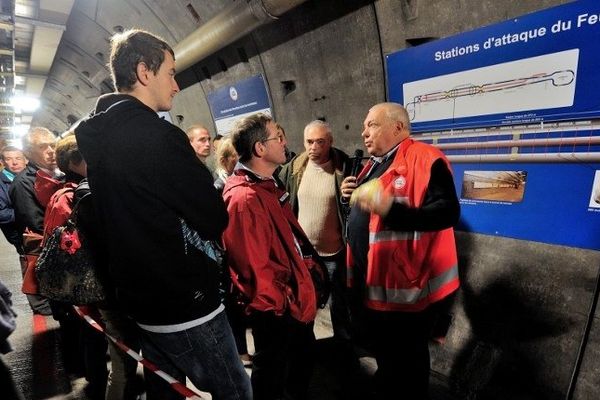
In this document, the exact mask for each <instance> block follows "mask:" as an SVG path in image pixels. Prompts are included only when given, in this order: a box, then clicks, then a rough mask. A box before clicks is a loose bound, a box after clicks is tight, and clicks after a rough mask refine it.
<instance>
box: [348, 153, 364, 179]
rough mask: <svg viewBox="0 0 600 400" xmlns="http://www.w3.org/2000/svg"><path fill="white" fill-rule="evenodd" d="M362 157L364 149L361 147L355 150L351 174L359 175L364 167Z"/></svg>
mask: <svg viewBox="0 0 600 400" xmlns="http://www.w3.org/2000/svg"><path fill="white" fill-rule="evenodd" d="M362 157H363V151H362V150H361V149H356V150H354V157H353V158H352V171H351V173H350V176H357V175H358V173H359V172H360V170H361V168H362Z"/></svg>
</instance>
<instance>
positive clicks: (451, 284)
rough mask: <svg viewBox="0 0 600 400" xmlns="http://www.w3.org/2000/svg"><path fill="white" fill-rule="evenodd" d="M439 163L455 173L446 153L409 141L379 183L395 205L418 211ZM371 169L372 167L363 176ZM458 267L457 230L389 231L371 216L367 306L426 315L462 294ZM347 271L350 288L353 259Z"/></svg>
mask: <svg viewBox="0 0 600 400" xmlns="http://www.w3.org/2000/svg"><path fill="white" fill-rule="evenodd" d="M440 158H441V159H442V160H444V162H445V163H446V165H447V166H448V169H450V165H449V163H448V160H447V159H446V157H445V156H444V154H443V153H442V152H441V151H439V150H438V149H436V148H435V147H433V146H430V145H428V144H425V143H420V142H415V141H413V140H412V139H410V138H407V139H405V140H404V141H402V143H401V144H400V146H399V148H398V150H397V152H396V156H395V157H394V161H393V162H392V164H391V165H390V167H389V168H388V169H387V170H386V171H385V172H384V173H383V175H382V176H381V177H380V178H379V180H380V181H381V183H382V184H383V187H384V188H385V190H386V191H388V193H391V194H392V195H393V196H394V199H395V201H396V202H401V203H403V204H406V205H407V206H409V207H413V208H418V207H420V206H421V205H422V203H423V201H424V199H425V195H426V192H427V186H428V184H429V179H430V175H431V167H432V165H433V163H434V162H435V161H436V160H438V159H440ZM369 168H370V163H369V164H367V165H366V166H365V168H364V169H363V171H362V172H361V175H363V174H365V173H366V171H368V170H369ZM359 177H360V175H359ZM348 250H349V251H348V254H350V248H349V247H348ZM457 264H458V259H457V255H456V243H455V241H454V229H453V228H447V229H443V230H441V231H435V232H406V231H392V230H386V227H385V226H384V221H383V218H382V217H380V216H379V215H377V214H374V213H371V217H370V221H369V252H368V256H367V278H366V299H365V303H366V306H367V307H368V308H370V309H373V310H379V311H409V312H410V311H412V312H416V311H421V310H424V309H425V308H426V307H427V306H428V305H430V304H431V303H434V302H436V301H439V300H441V299H443V298H444V297H446V296H448V295H449V294H451V293H452V292H454V291H455V290H456V289H458V287H459V279H458V265H457ZM348 268H349V271H348V277H349V283H351V281H352V261H351V256H350V257H349V262H348Z"/></svg>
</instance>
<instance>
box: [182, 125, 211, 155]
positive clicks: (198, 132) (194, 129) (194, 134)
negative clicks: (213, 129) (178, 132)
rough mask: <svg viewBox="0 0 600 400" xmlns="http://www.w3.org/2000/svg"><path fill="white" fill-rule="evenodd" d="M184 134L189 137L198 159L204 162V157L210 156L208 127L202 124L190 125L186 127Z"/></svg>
mask: <svg viewBox="0 0 600 400" xmlns="http://www.w3.org/2000/svg"><path fill="white" fill-rule="evenodd" d="M186 134H187V136H188V139H190V144H191V145H192V147H193V148H194V151H195V152H196V156H197V157H198V158H199V159H200V161H202V162H203V163H206V159H207V158H208V157H209V156H210V148H211V143H210V133H208V129H206V128H205V127H204V126H202V125H192V126H190V127H189V128H188V129H187V131H186Z"/></svg>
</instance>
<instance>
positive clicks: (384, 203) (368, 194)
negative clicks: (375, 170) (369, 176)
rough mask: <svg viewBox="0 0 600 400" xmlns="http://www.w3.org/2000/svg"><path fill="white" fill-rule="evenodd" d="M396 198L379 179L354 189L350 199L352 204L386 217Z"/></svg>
mask: <svg viewBox="0 0 600 400" xmlns="http://www.w3.org/2000/svg"><path fill="white" fill-rule="evenodd" d="M393 203H394V198H393V197H392V196H391V194H390V193H388V192H386V191H385V190H384V188H383V186H382V185H381V182H379V180H378V179H374V180H372V181H370V182H367V183H365V184H364V185H361V186H360V187H359V188H358V189H356V190H355V191H354V193H353V194H352V197H351V199H350V205H351V206H358V207H360V208H361V209H362V210H364V211H367V212H372V213H375V214H378V215H380V216H382V217H385V216H386V215H387V214H388V213H389V212H390V208H392V204H393Z"/></svg>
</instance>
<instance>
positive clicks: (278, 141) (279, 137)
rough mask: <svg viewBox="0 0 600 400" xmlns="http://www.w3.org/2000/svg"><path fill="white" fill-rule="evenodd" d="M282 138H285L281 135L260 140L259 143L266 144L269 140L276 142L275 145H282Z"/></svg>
mask: <svg viewBox="0 0 600 400" xmlns="http://www.w3.org/2000/svg"><path fill="white" fill-rule="evenodd" d="M284 138H285V136H283V135H277V136H275V137H272V138H268V139H265V140H261V142H263V143H264V142H268V141H269V140H277V143H282V142H283V139H284Z"/></svg>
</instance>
